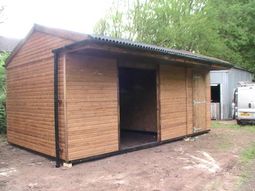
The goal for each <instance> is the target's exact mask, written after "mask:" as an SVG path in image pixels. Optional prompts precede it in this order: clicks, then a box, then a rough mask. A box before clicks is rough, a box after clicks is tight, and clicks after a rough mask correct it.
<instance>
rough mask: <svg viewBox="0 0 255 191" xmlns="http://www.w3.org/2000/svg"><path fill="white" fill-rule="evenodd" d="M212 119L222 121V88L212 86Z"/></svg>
mask: <svg viewBox="0 0 255 191" xmlns="http://www.w3.org/2000/svg"><path fill="white" fill-rule="evenodd" d="M211 119H215V120H220V119H221V86H220V84H211Z"/></svg>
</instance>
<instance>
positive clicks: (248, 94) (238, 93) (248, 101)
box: [234, 82, 255, 124]
mask: <svg viewBox="0 0 255 191" xmlns="http://www.w3.org/2000/svg"><path fill="white" fill-rule="evenodd" d="M234 118H235V119H236V121H237V123H238V124H247V123H252V124H255V83H247V82H240V86H239V87H237V88H236V89H235V91H234Z"/></svg>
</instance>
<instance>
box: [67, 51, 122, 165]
mask: <svg viewBox="0 0 255 191" xmlns="http://www.w3.org/2000/svg"><path fill="white" fill-rule="evenodd" d="M66 64H67V65H66V68H67V70H66V72H67V75H66V84H67V86H66V99H67V100H66V104H67V124H68V158H69V160H75V159H79V158H86V157H89V156H94V155H99V154H104V153H108V152H112V151H116V150H118V110H117V107H118V106H117V64H116V61H115V60H111V59H103V58H95V57H87V56H77V55H68V56H67V60H66Z"/></svg>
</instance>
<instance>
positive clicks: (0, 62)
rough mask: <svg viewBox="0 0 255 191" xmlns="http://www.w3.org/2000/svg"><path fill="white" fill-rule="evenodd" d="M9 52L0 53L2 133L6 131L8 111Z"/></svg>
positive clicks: (0, 126)
mask: <svg viewBox="0 0 255 191" xmlns="http://www.w3.org/2000/svg"><path fill="white" fill-rule="evenodd" d="M8 56H9V53H7V52H2V53H0V134H1V133H5V132H6V112H5V98H6V86H5V68H4V65H5V61H6V59H7V57H8Z"/></svg>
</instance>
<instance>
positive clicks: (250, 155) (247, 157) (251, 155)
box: [240, 142, 255, 163]
mask: <svg viewBox="0 0 255 191" xmlns="http://www.w3.org/2000/svg"><path fill="white" fill-rule="evenodd" d="M240 158H241V162H243V163H249V162H250V161H252V160H254V159H255V142H254V143H252V144H251V145H250V146H249V147H247V148H246V149H244V150H243V151H242V153H241V157H240Z"/></svg>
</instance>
